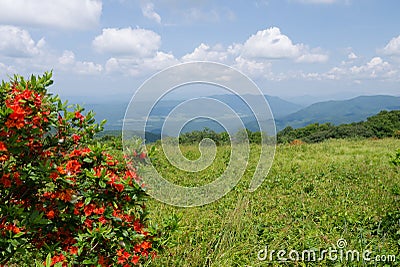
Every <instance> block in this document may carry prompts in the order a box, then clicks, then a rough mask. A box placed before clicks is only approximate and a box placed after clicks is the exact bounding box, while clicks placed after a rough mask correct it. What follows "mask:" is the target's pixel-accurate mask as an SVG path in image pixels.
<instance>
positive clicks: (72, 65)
mask: <svg viewBox="0 0 400 267" xmlns="http://www.w3.org/2000/svg"><path fill="white" fill-rule="evenodd" d="M58 63H59V64H58V66H59V68H60V69H61V70H64V71H72V72H75V73H79V74H100V73H101V72H102V71H103V66H102V65H100V64H96V63H94V62H88V61H77V60H75V54H74V52H72V51H68V50H66V51H64V52H63V54H62V55H61V56H60V57H59V58H58Z"/></svg>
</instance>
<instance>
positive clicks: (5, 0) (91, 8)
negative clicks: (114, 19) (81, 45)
mask: <svg viewBox="0 0 400 267" xmlns="http://www.w3.org/2000/svg"><path fill="white" fill-rule="evenodd" d="M101 10H102V2H101V1H100V0H40V1H36V0H1V8H0V23H3V24H16V25H26V26H46V27H55V28H66V29H88V28H91V27H93V26H96V25H97V24H98V22H99V20H100V15H101Z"/></svg>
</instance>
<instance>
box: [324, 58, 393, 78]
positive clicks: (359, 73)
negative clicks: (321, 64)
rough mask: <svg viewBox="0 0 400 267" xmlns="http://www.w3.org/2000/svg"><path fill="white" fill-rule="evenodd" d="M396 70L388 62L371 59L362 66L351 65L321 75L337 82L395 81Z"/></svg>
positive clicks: (380, 59)
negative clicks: (346, 80)
mask: <svg viewBox="0 0 400 267" xmlns="http://www.w3.org/2000/svg"><path fill="white" fill-rule="evenodd" d="M398 74H399V71H398V69H397V68H396V67H395V66H393V65H391V64H390V63H389V62H387V61H384V60H383V59H382V58H381V57H373V58H372V59H371V60H370V61H368V62H366V63H364V64H362V65H353V66H348V67H334V68H332V69H331V70H329V71H328V72H326V73H323V74H321V76H322V77H324V78H327V79H331V80H339V79H352V80H368V79H381V80H386V79H396V77H397V76H398Z"/></svg>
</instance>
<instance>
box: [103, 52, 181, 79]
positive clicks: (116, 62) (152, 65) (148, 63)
mask: <svg viewBox="0 0 400 267" xmlns="http://www.w3.org/2000/svg"><path fill="white" fill-rule="evenodd" d="M177 63H179V61H178V60H177V59H176V58H175V57H174V55H172V54H168V53H164V52H161V51H158V52H156V54H155V55H154V56H153V57H148V58H116V57H112V58H110V59H108V60H107V62H106V64H105V70H106V72H107V73H121V74H124V75H131V76H140V75H143V74H145V73H148V72H154V71H159V70H162V69H164V68H167V67H170V66H172V65H175V64H177Z"/></svg>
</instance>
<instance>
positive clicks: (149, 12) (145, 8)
mask: <svg viewBox="0 0 400 267" xmlns="http://www.w3.org/2000/svg"><path fill="white" fill-rule="evenodd" d="M142 14H143V16H145V17H146V18H148V19H151V20H154V21H155V22H157V23H161V17H160V15H159V14H158V13H157V12H155V11H154V4H153V3H144V4H142Z"/></svg>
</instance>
